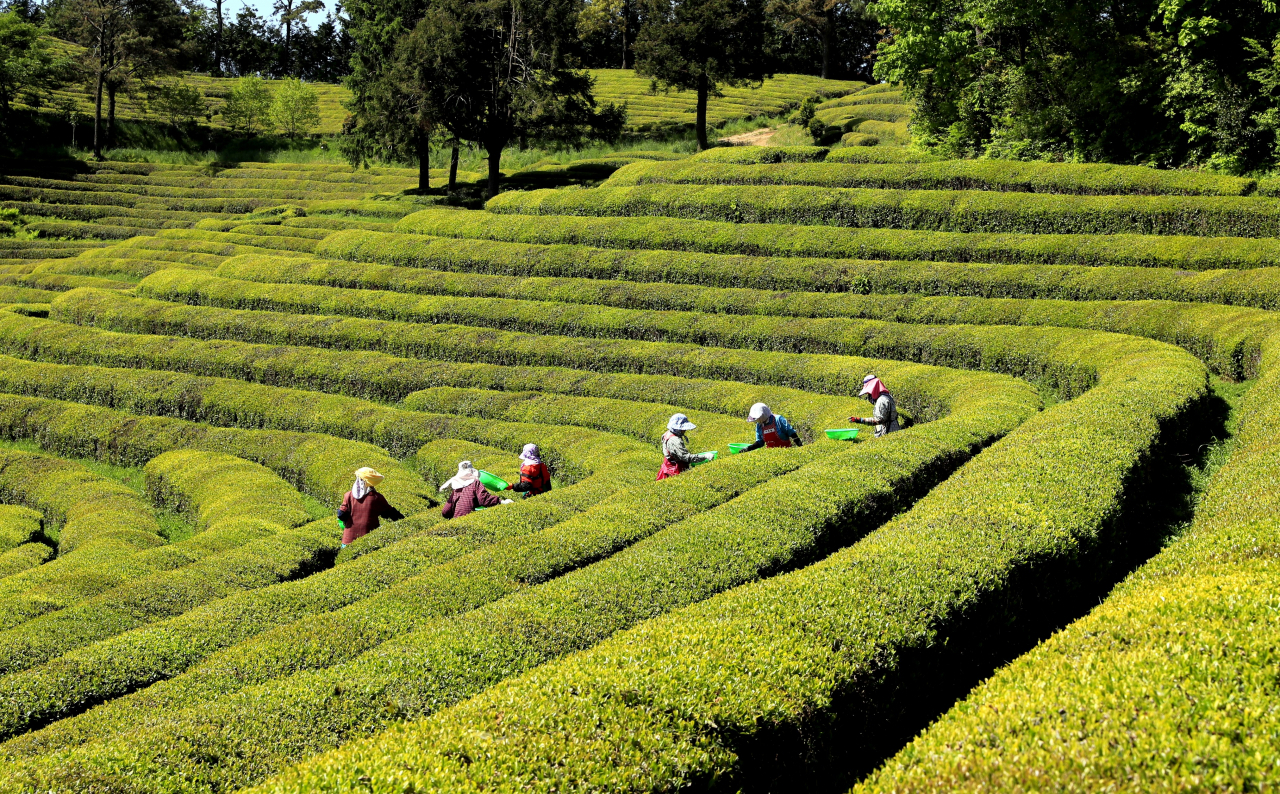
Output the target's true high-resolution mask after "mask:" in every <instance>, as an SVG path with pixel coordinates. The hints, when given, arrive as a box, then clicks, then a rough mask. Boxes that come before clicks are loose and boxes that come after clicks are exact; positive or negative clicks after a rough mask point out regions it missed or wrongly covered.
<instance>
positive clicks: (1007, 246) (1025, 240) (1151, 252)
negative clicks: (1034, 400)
mask: <svg viewBox="0 0 1280 794" xmlns="http://www.w3.org/2000/svg"><path fill="white" fill-rule="evenodd" d="M574 193H576V194H586V195H590V193H589V191H576V192H573V193H570V195H573V194H574ZM1000 195H1004V194H1000ZM499 198H504V197H499ZM1020 198H1024V197H1020V196H1005V200H1014V199H1020ZM1045 198H1049V199H1051V200H1056V199H1057V198H1058V197H1052V196H1051V197H1045ZM1179 200H1181V199H1179ZM1239 200H1240V201H1251V200H1252V199H1239ZM396 231H397V232H404V233H411V234H423V235H432V236H437V237H453V238H466V239H478V240H501V241H506V242H523V243H540V244H544V245H552V244H571V245H589V246H599V247H602V248H620V249H627V248H644V249H664V250H675V251H690V252H700V253H714V254H735V255H741V256H766V257H768V256H805V257H848V258H856V259H904V260H936V261H943V262H992V263H1026V264H1046V265H1090V266H1108V267H1111V266H1124V267H1171V268H1177V269H1180V270H1212V269H1219V268H1237V269H1247V268H1254V267H1273V266H1274V265H1275V262H1276V261H1277V260H1278V259H1280V243H1278V242H1277V241H1276V240H1274V239H1269V238H1244V237H1209V238H1204V237H1192V236H1173V235H1169V236H1155V235H1138V234H1125V235H1106V236H1099V235H1089V234H979V233H970V234H964V233H958V232H933V231H916V230H908V229H848V228H838V227H830V226H804V225H779V224H769V223H729V222H724V221H704V220H693V219H685V218H659V217H642V218H641V217H616V216H615V217H591V216H585V215H583V216H573V215H560V216H543V215H519V214H510V215H508V214H501V215H494V214H489V213H479V212H476V213H462V212H456V211H451V210H423V211H421V212H417V213H414V214H413V215H410V216H409V217H406V218H405V219H404V220H402V221H401V222H400V223H398V224H397V225H396ZM352 239H359V238H355V237H353V236H350V235H334V236H333V237H330V238H328V239H327V240H325V241H322V243H321V244H320V245H319V246H317V248H316V252H317V253H318V254H319V255H321V256H337V257H338V258H348V257H345V256H343V255H342V254H341V248H340V246H341V245H343V243H344V241H348V240H352ZM386 261H394V260H386Z"/></svg>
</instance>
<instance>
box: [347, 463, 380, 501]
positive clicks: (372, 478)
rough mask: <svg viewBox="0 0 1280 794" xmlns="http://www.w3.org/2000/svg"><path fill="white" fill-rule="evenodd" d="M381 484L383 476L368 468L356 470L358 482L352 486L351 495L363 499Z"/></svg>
mask: <svg viewBox="0 0 1280 794" xmlns="http://www.w3.org/2000/svg"><path fill="white" fill-rule="evenodd" d="M380 482H382V475H381V474H379V473H378V472H376V471H374V470H373V469H371V468H369V467H368V466H364V467H361V468H359V469H356V481H355V482H354V483H352V484H351V495H352V496H354V497H355V498H356V499H363V498H364V497H365V494H367V493H369V492H370V491H372V490H373V489H374V487H375V486H377V484H378V483H380Z"/></svg>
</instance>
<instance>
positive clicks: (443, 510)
mask: <svg viewBox="0 0 1280 794" xmlns="http://www.w3.org/2000/svg"><path fill="white" fill-rule="evenodd" d="M500 504H502V500H501V499H499V498H498V497H496V496H494V495H493V494H491V493H489V492H488V491H486V490H485V488H484V486H483V485H481V484H480V481H479V480H476V481H475V482H473V483H471V484H470V485H468V486H466V487H463V488H459V489H457V490H456V491H454V492H453V493H451V494H449V499H448V500H447V501H446V502H445V503H444V504H443V505H442V506H441V507H440V515H442V516H444V517H445V518H462V517H463V516H466V515H470V514H471V513H474V512H475V510H476V508H477V507H497V506H498V505H500Z"/></svg>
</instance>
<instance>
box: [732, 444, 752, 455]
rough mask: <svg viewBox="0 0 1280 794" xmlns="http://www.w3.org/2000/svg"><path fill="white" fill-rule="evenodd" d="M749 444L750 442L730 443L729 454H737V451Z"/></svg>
mask: <svg viewBox="0 0 1280 794" xmlns="http://www.w3.org/2000/svg"><path fill="white" fill-rule="evenodd" d="M749 446H751V445H750V444H730V445H729V454H730V455H737V454H738V453H739V452H741V451H742V450H744V449H746V448H747V447H749Z"/></svg>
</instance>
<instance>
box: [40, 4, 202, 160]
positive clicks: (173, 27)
mask: <svg viewBox="0 0 1280 794" xmlns="http://www.w3.org/2000/svg"><path fill="white" fill-rule="evenodd" d="M50 17H51V20H52V21H53V22H54V24H55V26H56V27H57V28H58V29H59V31H60V32H61V33H62V34H63V35H67V36H70V37H73V38H74V39H75V40H76V41H78V42H79V43H80V44H82V45H84V47H85V53H84V56H83V65H84V70H85V72H86V73H87V74H88V75H89V77H90V80H91V81H92V86H93V97H94V111H93V153H94V156H95V157H97V158H98V159H101V158H102V147H103V145H104V144H106V145H110V144H111V143H112V142H113V141H114V134H115V109H116V94H117V93H118V92H120V91H122V90H127V89H128V87H129V86H130V84H131V83H132V82H133V81H136V80H146V79H150V78H152V77H155V76H156V75H158V74H163V73H166V72H171V71H172V70H173V69H174V59H175V58H176V57H177V55H178V51H179V46H180V45H181V43H182V14H181V10H180V9H179V7H178V5H177V3H176V2H175V0H66V2H64V3H63V4H61V5H59V6H57V7H56V8H55V9H53V10H51V12H50ZM104 95H105V98H106V99H107V103H108V104H107V124H106V127H105V129H104V128H103V123H102V121H103V116H102V109H103V108H102V102H103V98H104ZM104 132H105V134H104Z"/></svg>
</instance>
